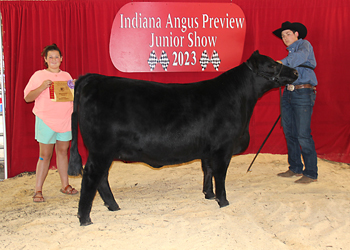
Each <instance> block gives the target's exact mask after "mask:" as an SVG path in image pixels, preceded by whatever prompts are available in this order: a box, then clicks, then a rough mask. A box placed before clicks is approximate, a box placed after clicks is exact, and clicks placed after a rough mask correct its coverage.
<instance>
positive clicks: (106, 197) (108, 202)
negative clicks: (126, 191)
mask: <svg viewBox="0 0 350 250" xmlns="http://www.w3.org/2000/svg"><path fill="white" fill-rule="evenodd" d="M97 190H98V192H99V194H100V196H101V198H102V200H103V201H104V203H105V206H106V207H108V209H109V210H111V211H117V210H120V208H119V206H118V204H117V202H116V201H115V199H114V196H113V193H112V190H111V188H110V186H109V182H108V172H107V173H106V174H105V175H104V176H103V177H102V180H101V183H100V185H99V186H98V188H97Z"/></svg>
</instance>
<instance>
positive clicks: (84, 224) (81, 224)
mask: <svg viewBox="0 0 350 250" xmlns="http://www.w3.org/2000/svg"><path fill="white" fill-rule="evenodd" d="M91 224H92V221H87V222H84V223H83V222H80V226H88V225H91Z"/></svg>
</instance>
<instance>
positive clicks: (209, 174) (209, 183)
mask: <svg viewBox="0 0 350 250" xmlns="http://www.w3.org/2000/svg"><path fill="white" fill-rule="evenodd" d="M202 170H203V174H204V178H203V193H204V194H205V198H206V199H214V198H215V195H214V192H213V170H212V168H211V166H210V162H209V160H207V159H202Z"/></svg>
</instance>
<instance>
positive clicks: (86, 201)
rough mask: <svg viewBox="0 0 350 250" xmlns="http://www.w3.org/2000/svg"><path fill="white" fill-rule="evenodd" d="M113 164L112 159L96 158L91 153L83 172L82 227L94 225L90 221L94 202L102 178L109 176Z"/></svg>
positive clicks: (80, 219)
mask: <svg viewBox="0 0 350 250" xmlns="http://www.w3.org/2000/svg"><path fill="white" fill-rule="evenodd" d="M111 163H112V159H106V158H105V157H101V156H95V157H94V156H92V154H91V153H90V155H89V157H88V160H87V162H86V165H85V168H84V171H83V179H82V182H81V191H80V200H79V208H78V217H79V221H80V225H81V226H87V225H90V224H92V222H91V219H90V212H91V207H92V202H93V200H94V198H95V195H96V191H97V188H98V186H99V185H100V183H101V180H102V178H103V177H104V176H105V175H106V174H107V172H108V169H109V167H110V165H111Z"/></svg>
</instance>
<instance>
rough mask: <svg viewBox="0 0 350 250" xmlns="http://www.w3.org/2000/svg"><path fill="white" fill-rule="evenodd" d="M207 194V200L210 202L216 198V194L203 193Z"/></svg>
mask: <svg viewBox="0 0 350 250" xmlns="http://www.w3.org/2000/svg"><path fill="white" fill-rule="evenodd" d="M203 193H204V194H205V198H206V199H208V200H213V199H214V198H215V194H214V193H212V192H211V193H207V192H203Z"/></svg>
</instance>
